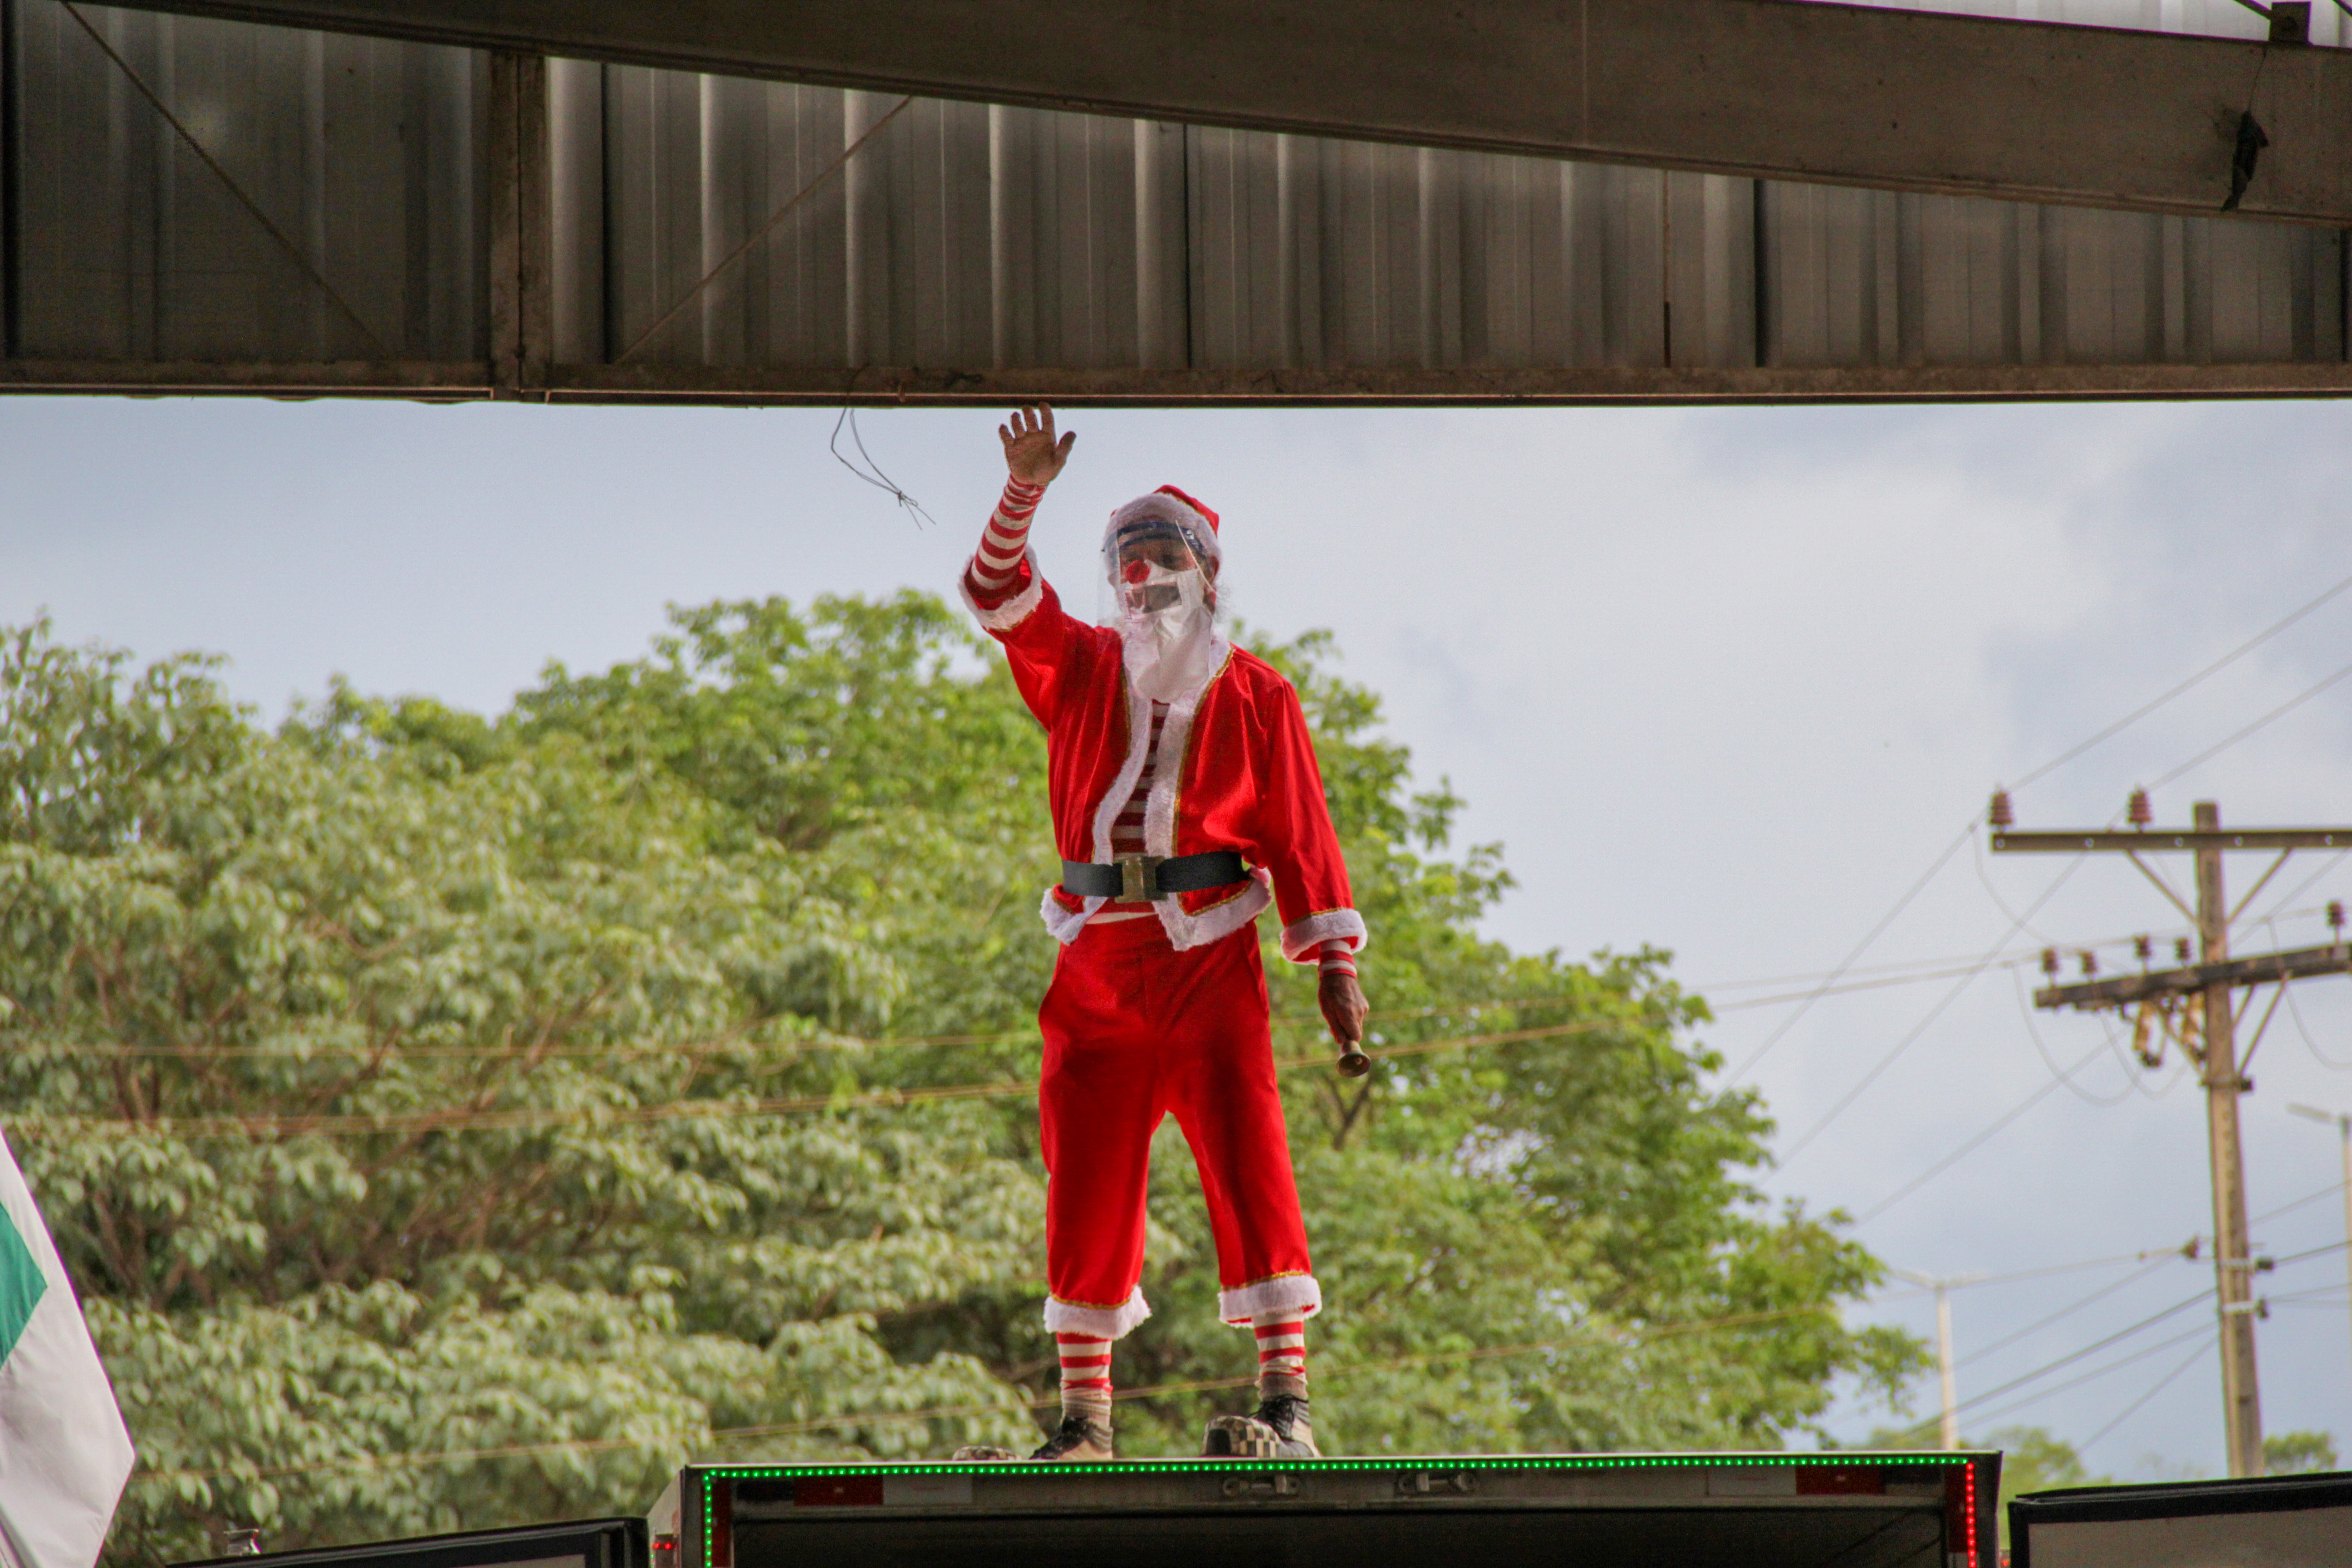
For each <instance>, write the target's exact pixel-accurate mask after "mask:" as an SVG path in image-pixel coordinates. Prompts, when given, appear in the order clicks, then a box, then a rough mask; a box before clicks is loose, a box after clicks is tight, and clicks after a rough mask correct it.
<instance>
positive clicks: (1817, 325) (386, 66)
mask: <svg viewBox="0 0 2352 1568" xmlns="http://www.w3.org/2000/svg"><path fill="white" fill-rule="evenodd" d="M80 15H81V16H84V17H87V18H88V22H89V26H88V27H85V26H83V25H82V24H81V23H80V22H79V21H78V20H77V18H76V16H75V15H74V14H73V13H72V12H70V11H69V10H68V7H67V6H65V5H62V4H59V3H58V0H0V137H5V145H0V291H4V292H5V318H0V327H5V342H0V387H5V388H8V389H15V390H23V391H44V390H46V391H91V392H173V391H192V392H193V391H232V392H248V393H274V394H280V395H393V396H410V397H451V398H462V397H481V396H488V395H508V396H521V397H524V398H532V399H538V398H544V399H547V400H552V401H607V402H611V401H648V400H671V401H713V402H778V403H795V402H798V403H836V402H843V401H861V402H867V401H879V400H898V399H903V400H905V401H909V402H916V401H920V402H941V401H1002V400H1004V399H1007V398H1013V397H1027V396H1047V397H1053V398H1056V399H1060V400H1063V401H1067V402H1074V403H1075V402H1093V403H1118V402H1125V403H1139V404H1171V403H1225V404H1252V403H1351V402H1390V403H1395V402H1422V401H1431V402H1471V403H1479V402H1489V403H1491V402H1517V401H1549V402H1626V401H1635V402H1638V401H1720V400H1747V399H1754V400H1805V399H1848V398H1851V399H1867V398H1905V397H1931V398H1969V397H2048V396H2111V397H2112V396H2186V395H2340V394H2342V393H2344V392H2346V391H2347V390H2352V367H2347V337H2346V324H2347V313H2346V294H2347V255H2346V247H2345V244H2344V237H2343V235H2342V234H2341V233H2340V232H2338V231H2336V230H2330V229H2321V228H2310V227H2297V226H2284V225H2274V224H2262V223H2254V222H2249V221H2243V220H2237V219H2231V218H2223V217H2219V216H2217V217H2213V218H2181V217H2160V216H2141V215H2135V214H2122V213H2113V212H2104V211H2091V210H2084V209H2066V208H2055V207H2037V206H2030V205H2017V204H2010V203H2000V202H1993V201H1983V200H1971V199H1966V198H1958V197H1941V196H1921V195H1897V194H1891V193H1882V192H1873V191H1864V190H1855V189H1846V188H1832V187H1824V186H1810V185H1797V184H1776V183H1770V182H1759V181H1751V180H1741V179H1731V178H1726V177H1721V176H1716V175H1700V174H1659V173H1657V172H1654V171H1650V170H1642V169H1630V168H1621V167H1605V166H1600V165H1593V164H1580V163H1560V162H1556V161H1548V160H1538V159H1528V158H1515V157H1506V156H1498V155H1494V154H1485V153H1461V152H1451V151H1433V150H1426V149H1417V148H1411V147H1399V146H1391V145H1379V144H1371V143H1361V142H1336V141H1324V140H1316V139H1312V138H1306V137H1297V136H1282V135H1276V134H1271V133H1265V132H1233V131H1220V130H1213V129H1204V128H1200V127H1185V126H1178V125H1170V124H1161V123H1155V122H1150V121H1126V120H1110V119H1102V118H1097V117H1089V116H1084V115H1076V114H1064V113H1054V112H1049V111H1044V110H1019V109H1007V108H1002V107H992V106H989V105H984V104H970V103H960V102H944V101H938V100H907V101H905V102H904V103H903V106H902V100H899V99H898V98H897V97H895V96H888V95H875V94H863V93H857V92H845V91H841V90H837V89H824V88H815V87H804V86H793V85H786V84H776V83H769V82H756V81H748V80H739V79H726V78H719V77H707V76H695V75H688V74H682V73H676V72H664V71H658V70H651V69H645V68H633V67H619V66H600V65H594V64H587V63H580V62H572V61H563V60H555V61H550V62H547V63H546V64H545V66H544V68H543V76H542V75H541V74H538V72H539V70H540V69H541V68H539V67H538V64H537V62H536V61H532V62H528V65H529V68H528V69H526V70H524V71H523V74H522V75H521V76H520V78H519V79H520V82H521V83H522V85H521V87H520V89H512V90H514V91H520V93H522V94H523V95H524V97H525V99H526V100H527V101H526V102H525V107H524V109H523V110H522V111H521V119H520V123H522V124H523V125H524V126H525V128H526V130H525V132H522V133H521V134H522V138H523V140H524V141H525V142H528V141H529V137H530V133H531V132H530V127H532V126H533V125H535V124H537V123H538V121H537V118H536V117H537V116H538V115H540V114H541V112H542V106H543V114H544V127H545V130H544V143H543V145H544V147H545V149H546V154H545V159H544V162H543V163H541V165H539V172H538V173H535V174H534V173H524V174H518V173H517V169H518V161H517V159H516V158H515V157H514V156H511V155H510V154H511V152H512V143H514V142H515V141H516V136H515V135H513V134H509V135H507V136H505V137H504V138H503V140H502V139H501V136H500V134H499V131H498V127H497V114H498V112H499V110H498V108H497V101H498V89H497V83H498V79H499V69H500V68H499V67H498V66H495V65H494V63H493V61H492V58H491V57H489V56H488V55H484V54H480V53H476V52H470V51H467V50H462V49H453V48H444V47H431V46H424V45H413V44H400V43H391V42H383V41H377V40H371V39H365V38H358V37H344V36H339V35H330V34H321V33H309V32H297V31H291V30H287V29H280V28H272V27H263V26H249V25H245V24H238V23H229V22H215V21H202V20H194V19H188V18H181V17H173V16H157V15H153V14H149V13H142V12H132V11H116V10H110V9H105V8H100V7H83V8H82V9H81V11H80ZM93 34H95V36H93ZM101 39H102V40H103V43H101V42H100V40H101ZM110 50H111V55H110V52H109V51H110ZM506 69H507V70H508V71H509V76H510V77H512V75H513V72H514V70H515V68H514V67H513V66H511V65H509V66H508V67H506ZM894 111H895V112H894ZM886 119H887V124H885V123H883V121H885V120H886ZM173 121H177V124H176V125H175V124H174V123H173ZM877 125H878V126H880V129H879V130H878V132H877V131H876V129H875V128H876V127H877ZM868 132H873V134H871V135H870V136H868ZM861 138H866V140H864V142H862V144H861V140H860V139H861ZM853 148H856V151H855V153H852V154H851V155H850V156H848V157H847V159H846V161H844V155H845V153H851V149H853ZM525 162H527V160H525ZM519 182H520V184H519ZM542 185H543V187H544V192H543V196H541V198H540V206H539V208H538V210H539V212H540V213H541V215H542V216H541V217H540V218H539V219H537V220H536V226H535V227H534V223H533V221H532V220H530V219H529V218H525V219H521V220H515V222H513V223H510V224H509V229H510V230H511V229H513V228H514V227H515V226H516V224H517V223H519V225H520V239H517V238H516V237H515V235H514V234H513V233H511V232H509V233H508V234H507V235H505V236H504V237H503V241H502V235H501V231H500V223H499V216H498V214H499V203H500V201H501V199H502V196H504V195H511V194H512V193H513V192H514V191H515V190H517V189H521V190H523V191H525V192H526V193H528V192H533V191H537V190H539V189H540V187H541V186H542ZM523 205H524V208H525V209H526V210H529V208H530V201H529V200H528V199H525V200H524V202H523ZM502 242H503V243H505V244H506V245H507V246H508V247H509V248H508V249H507V250H504V251H502V249H501V244H502ZM515 245H520V247H522V251H523V253H524V254H525V255H526V256H527V257H528V256H529V255H531V254H536V255H538V256H539V257H540V258H541V262H540V263H537V264H534V263H532V262H530V261H529V260H526V261H524V262H522V263H521V264H520V267H521V270H522V273H523V275H524V276H525V278H526V282H525V284H524V285H523V286H522V287H523V288H524V289H525V291H526V292H529V291H530V290H533V289H536V290H538V292H539V295H540V298H539V299H538V300H537V301H536V303H535V305H525V306H523V307H520V308H515V307H512V305H511V302H509V307H508V308H506V309H504V310H503V313H502V308H501V305H500V300H499V286H498V283H497V278H498V276H499V272H498V268H499V265H500V261H499V258H500V257H501V256H502V255H506V256H511V255H512V254H513V250H512V247H513V246H515ZM534 245H536V246H537V247H538V249H537V251H536V252H535V253H534V252H533V251H532V250H531V247H532V246H534ZM508 322H520V323H521V324H520V325H519V326H513V327H511V328H509V326H508V325H505V324H503V323H508ZM509 331H512V332H513V333H515V334H519V336H518V342H520V345H521V346H520V350H519V351H518V352H517V353H514V354H510V355H509V359H512V360H514V361H515V362H516V364H515V367H514V368H511V369H509V371H507V372H505V373H503V374H502V373H501V371H500V369H499V365H500V363H501V362H500V358H499V354H500V342H501V333H505V332H509Z"/></svg>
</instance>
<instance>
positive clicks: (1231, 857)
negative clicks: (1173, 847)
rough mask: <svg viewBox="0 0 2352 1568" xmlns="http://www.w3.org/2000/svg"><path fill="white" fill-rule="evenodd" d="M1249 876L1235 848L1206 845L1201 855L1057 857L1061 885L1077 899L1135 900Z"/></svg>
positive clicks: (1136, 901) (1146, 899)
mask: <svg viewBox="0 0 2352 1568" xmlns="http://www.w3.org/2000/svg"><path fill="white" fill-rule="evenodd" d="M1248 875H1249V872H1248V870H1247V869H1246V868H1244V867H1243V865H1242V856H1241V851H1240V850H1238V849H1212V850H1210V851H1209V852H1208V853H1207V854H1205V855H1177V856H1173V857H1171V858H1167V859H1162V858H1160V857H1159V856H1157V855H1122V856H1120V857H1119V858H1118V859H1116V860H1114V861H1112V862H1111V863H1110V864H1109V865H1108V866H1097V865H1092V864H1089V863H1088V862H1087V861H1084V860H1065V861H1063V862H1062V886H1063V888H1064V889H1066V890H1067V891H1069V892H1072V893H1076V895H1077V896H1078V897H1080V898H1082V899H1117V900H1119V901H1120V902H1121V903H1128V904H1141V903H1149V902H1150V901H1152V900H1158V899H1164V898H1167V897H1168V896H1169V895H1170V894H1171V893H1197V892H1200V891H1201V890H1202V889H1204V888H1222V887H1223V886H1225V885H1226V884H1227V883H1229V882H1238V881H1241V880H1243V879H1244V878H1246V877H1247V876H1248Z"/></svg>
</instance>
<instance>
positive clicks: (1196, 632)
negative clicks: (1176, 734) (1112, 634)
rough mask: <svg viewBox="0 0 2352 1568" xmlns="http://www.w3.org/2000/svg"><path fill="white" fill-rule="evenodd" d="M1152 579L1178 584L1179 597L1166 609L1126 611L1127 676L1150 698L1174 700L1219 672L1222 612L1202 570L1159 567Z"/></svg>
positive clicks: (1122, 632) (1122, 630) (1123, 633)
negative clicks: (1218, 622) (1212, 600)
mask: <svg viewBox="0 0 2352 1568" xmlns="http://www.w3.org/2000/svg"><path fill="white" fill-rule="evenodd" d="M1151 581H1152V583H1153V584H1166V585H1169V586H1172V587H1174V588H1175V590H1176V602H1175V603H1174V604H1172V605H1168V606H1167V607H1166V608H1165V609H1159V610H1137V609H1124V610H1122V612H1121V613H1120V616H1119V636H1120V638H1121V640H1122V642H1123V644H1124V646H1125V654H1126V662H1127V679H1129V682H1131V683H1132V684H1133V685H1134V687H1135V689H1136V690H1137V692H1139V694H1141V695H1142V696H1144V697H1146V698H1149V699H1150V700H1152V701H1154V702H1173V701H1175V700H1177V699H1178V698H1179V697H1181V696H1183V695H1185V694H1186V693H1187V692H1190V691H1192V690H1194V689H1197V688H1198V687H1199V686H1200V685H1201V684H1202V682H1203V681H1205V680H1207V679H1209V677H1210V676H1212V675H1213V674H1215V673H1216V668H1217V658H1218V647H1217V645H1218V641H1219V638H1218V637H1217V627H1216V613H1215V611H1213V609H1212V608H1210V605H1209V602H1208V595H1207V592H1206V589H1205V587H1204V585H1203V584H1202V580H1201V574H1200V573H1198V572H1168V571H1164V570H1162V569H1160V568H1158V567H1154V568H1153V569H1152V573H1151Z"/></svg>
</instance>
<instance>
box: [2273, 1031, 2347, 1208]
mask: <svg viewBox="0 0 2352 1568" xmlns="http://www.w3.org/2000/svg"><path fill="white" fill-rule="evenodd" d="M2281 989H2282V990H2284V991H2285V993H2286V1016H2288V1017H2290V1018H2292V1019H2294V1032H2295V1033H2296V1034H2298V1035H2301V1036H2302V1037H2303V1045H2304V1048H2305V1050H2307V1051H2309V1052H2310V1053H2311V1059H2312V1060H2314V1061H2315V1062H2317V1063H2318V1064H2319V1065H2320V1066H2321V1067H2324V1068H2327V1069H2328V1070H2329V1071H2330V1072H2352V1062H2339V1061H2337V1060H2336V1058H2333V1057H2331V1056H2329V1055H2328V1054H2327V1053H2326V1051H2323V1050H2321V1049H2320V1048H2319V1042H2318V1041H2316V1040H2315V1039H2313V1038H2312V1037H2311V1031H2310V1030H2309V1029H2307V1028H2305V1027H2304V1024H2303V1009H2302V1008H2301V1007H2299V1006H2297V1005H2295V1000H2294V986H2292V985H2286V986H2283V987H2281ZM2336 1185H2337V1186H2341V1185H2343V1184H2342V1183H2340V1182H2339V1183H2337V1184H2336ZM2331 1190H2333V1189H2331Z"/></svg>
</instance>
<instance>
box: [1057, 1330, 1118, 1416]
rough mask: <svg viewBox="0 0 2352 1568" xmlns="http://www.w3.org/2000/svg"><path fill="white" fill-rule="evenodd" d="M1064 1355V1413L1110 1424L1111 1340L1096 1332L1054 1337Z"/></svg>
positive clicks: (1058, 1334) (1059, 1334)
mask: <svg viewBox="0 0 2352 1568" xmlns="http://www.w3.org/2000/svg"><path fill="white" fill-rule="evenodd" d="M1054 1339H1055V1344H1056V1347H1057V1348H1058V1349H1059V1350H1060V1352H1061V1355H1062V1414H1063V1415H1076V1416H1078V1417H1079V1418H1081V1419H1083V1420H1087V1421H1091V1422H1095V1423H1097V1424H1099V1425H1101V1426H1109V1425H1110V1342H1109V1341H1108V1340H1098V1339H1097V1338H1095V1337H1094V1336H1093V1335H1092V1334H1061V1333H1057V1334H1055V1336H1054Z"/></svg>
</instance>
